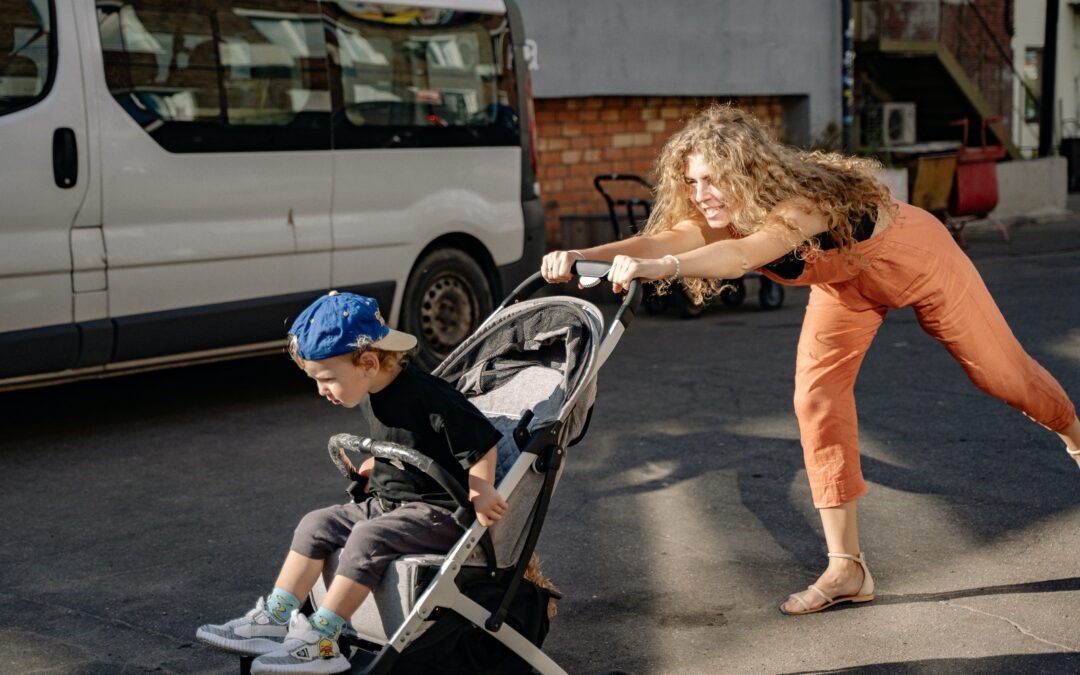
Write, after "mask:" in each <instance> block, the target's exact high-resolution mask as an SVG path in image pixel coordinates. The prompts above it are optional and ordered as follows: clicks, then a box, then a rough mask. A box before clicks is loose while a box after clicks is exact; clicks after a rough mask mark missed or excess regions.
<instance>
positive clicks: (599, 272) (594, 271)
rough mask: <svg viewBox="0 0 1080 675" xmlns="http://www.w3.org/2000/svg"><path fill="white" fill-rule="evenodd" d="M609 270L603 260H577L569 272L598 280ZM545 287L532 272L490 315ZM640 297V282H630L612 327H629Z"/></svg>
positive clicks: (545, 284) (541, 280)
mask: <svg viewBox="0 0 1080 675" xmlns="http://www.w3.org/2000/svg"><path fill="white" fill-rule="evenodd" d="M610 269H611V263H610V262H607V261H604V260H578V261H577V262H575V263H574V266H573V268H571V270H570V272H571V274H573V275H574V276H577V277H591V278H594V279H600V278H603V277H604V276H606V275H607V273H608V271H609V270H610ZM547 285H548V282H547V280H546V279H544V275H542V274H541V273H540V272H534V273H533V274H532V276H530V277H529V278H527V279H526V280H525V281H522V282H521V283H520V284H519V285H518V287H517V288H515V289H514V290H513V291H511V292H510V295H508V296H506V299H505V300H503V301H502V304H500V305H499V306H498V307H497V308H495V311H494V312H492V315H493V316H494V315H495V314H497V313H498V312H499V311H501V310H503V309H505V308H507V307H509V306H510V305H512V304H514V303H515V302H520V301H522V300H525V299H527V298H529V297H531V296H532V295H534V294H535V293H536V292H537V291H539V290H540V289H541V288H544V287H545V286H547ZM641 295H642V293H641V281H639V280H638V279H634V280H633V281H631V282H630V286H629V288H627V290H626V294H625V295H624V296H623V301H622V305H621V306H620V307H619V311H618V312H616V313H615V318H614V320H613V321H612V325H615V324H616V323H618V324H621V325H622V327H623V329H625V328H627V327H629V326H630V322H631V321H633V320H634V313H635V312H637V309H638V306H639V305H641Z"/></svg>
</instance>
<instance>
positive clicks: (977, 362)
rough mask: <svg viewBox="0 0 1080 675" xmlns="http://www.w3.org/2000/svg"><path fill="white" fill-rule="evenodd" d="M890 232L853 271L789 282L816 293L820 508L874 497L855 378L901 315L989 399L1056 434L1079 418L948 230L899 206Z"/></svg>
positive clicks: (805, 413)
mask: <svg viewBox="0 0 1080 675" xmlns="http://www.w3.org/2000/svg"><path fill="white" fill-rule="evenodd" d="M897 208H898V209H899V212H898V214H897V216H896V217H895V218H894V219H893V221H892V223H891V224H890V225H889V227H888V228H887V229H886V230H885V231H884V232H881V233H879V234H877V235H876V236H874V237H871V238H870V239H868V240H866V241H863V242H860V243H859V244H858V245H857V249H856V250H857V251H858V254H859V255H858V258H857V259H856V260H855V262H854V263H849V262H847V261H845V260H844V257H843V256H841V255H838V254H837V253H836V252H834V251H829V252H825V253H822V254H819V255H818V256H817V257H816V259H812V260H808V261H807V262H806V265H805V268H804V271H803V273H802V275H801V276H800V277H799V278H798V279H796V280H794V281H792V280H785V279H779V278H777V277H775V276H774V275H772V274H771V273H767V274H768V276H770V277H771V278H773V279H775V280H776V281H780V282H781V283H787V284H795V285H807V284H809V285H811V286H812V288H811V291H810V300H809V303H808V305H807V307H806V316H805V319H804V320H803V326H802V334H801V336H800V338H799V347H798V356H797V359H796V365H795V412H796V415H797V416H798V419H799V431H800V436H801V438H802V446H803V457H804V461H805V462H806V472H807V476H808V477H809V479H810V489H811V493H812V495H813V499H814V505H815V506H816V507H817V508H828V507H834V506H839V505H841V504H844V503H846V502H849V501H852V500H853V499H856V498H858V497H860V496H862V495H863V494H865V493H866V482H865V481H864V480H863V476H862V470H861V468H860V465H859V442H858V424H857V419H856V412H855V397H854V387H855V377H856V375H858V372H859V366H860V365H861V364H862V361H863V357H864V356H865V355H866V350H867V348H868V347H869V346H870V342H871V340H873V338H874V335H875V334H876V333H877V331H878V328H879V327H880V326H881V322H882V321H883V320H884V318H885V314H886V312H887V311H888V310H889V309H891V308H901V307H912V308H913V309H914V311H915V316H916V317H917V318H918V321H919V325H921V326H922V328H923V330H925V331H926V332H927V333H928V334H930V335H931V336H933V337H934V338H935V339H937V340H938V341H939V342H940V343H941V344H942V345H944V346H945V348H946V349H947V350H949V353H950V354H952V356H953V357H954V358H955V359H956V360H957V361H958V362H959V363H960V365H961V366H963V368H964V370H965V371H966V372H967V374H968V377H970V378H971V381H972V382H974V383H975V386H977V387H978V388H979V389H981V390H982V391H984V392H986V393H988V394H990V395H992V396H996V397H997V398H999V399H1001V400H1002V401H1004V402H1006V403H1008V404H1009V405H1010V406H1012V407H1014V408H1016V409H1018V410H1020V411H1021V412H1023V413H1024V414H1026V415H1027V416H1028V417H1030V418H1032V419H1034V420H1035V421H1037V422H1039V423H1040V424H1042V425H1044V426H1046V427H1048V428H1049V429H1051V430H1054V431H1062V430H1064V429H1066V428H1067V427H1069V426H1070V425H1071V424H1072V423H1073V421H1075V420H1076V409H1075V407H1074V406H1073V404H1072V402H1071V401H1070V400H1069V397H1068V396H1067V395H1066V393H1065V391H1064V390H1063V389H1062V387H1061V385H1060V384H1058V382H1057V380H1055V379H1054V378H1053V377H1052V376H1051V375H1050V374H1049V373H1048V372H1046V370H1045V369H1044V368H1043V367H1042V366H1040V365H1039V364H1038V363H1037V362H1036V361H1035V360H1034V359H1033V358H1031V356H1029V355H1028V354H1027V352H1025V351H1024V349H1023V347H1021V346H1020V343H1019V342H1017V340H1016V338H1015V337H1014V336H1013V333H1012V331H1011V330H1010V329H1009V326H1008V324H1007V323H1006V322H1005V318H1004V317H1003V316H1002V315H1001V311H1000V310H999V309H998V307H997V305H996V304H995V303H994V299H993V298H992V297H991V296H990V292H989V291H988V290H987V289H986V285H985V284H984V283H983V280H982V278H981V277H980V276H979V273H978V271H977V270H976V269H975V266H974V265H972V263H971V261H970V260H969V259H968V257H967V255H965V254H964V252H963V251H962V250H961V249H960V247H959V246H957V245H956V243H955V242H954V241H953V239H952V236H951V235H950V234H949V232H948V231H947V230H946V228H945V226H944V225H942V223H941V222H940V221H939V220H937V219H936V218H935V217H933V216H932V215H930V214H929V213H927V212H926V211H923V210H922V209H919V208H916V207H914V206H910V205H908V204H903V203H898V204H897Z"/></svg>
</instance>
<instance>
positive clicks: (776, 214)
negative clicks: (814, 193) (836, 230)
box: [769, 197, 829, 238]
mask: <svg viewBox="0 0 1080 675" xmlns="http://www.w3.org/2000/svg"><path fill="white" fill-rule="evenodd" d="M769 224H770V225H774V226H775V227H787V228H789V229H790V228H791V227H794V228H795V229H797V230H798V231H799V232H800V233H801V234H802V235H803V236H804V237H805V238H810V237H813V236H815V235H818V234H821V233H822V232H824V231H825V230H827V229H828V227H829V221H828V219H826V218H825V214H824V213H822V212H821V209H820V208H818V205H817V203H816V202H814V201H813V200H812V199H808V198H806V197H791V198H789V199H785V200H784V201H782V202H780V203H779V204H777V205H776V206H775V207H773V209H772V211H770V212H769Z"/></svg>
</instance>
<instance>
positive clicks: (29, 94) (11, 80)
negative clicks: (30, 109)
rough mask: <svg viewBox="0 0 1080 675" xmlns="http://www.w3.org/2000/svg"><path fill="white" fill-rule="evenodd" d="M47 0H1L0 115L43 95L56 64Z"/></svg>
mask: <svg viewBox="0 0 1080 675" xmlns="http://www.w3.org/2000/svg"><path fill="white" fill-rule="evenodd" d="M52 13H53V8H52V4H51V3H50V2H49V0H0V115H4V114H7V113H9V112H13V111H15V110H19V109H22V108H25V107H27V106H29V105H32V104H33V103H35V102H37V101H38V100H40V99H41V98H43V97H44V96H45V94H46V92H47V91H48V88H49V84H50V82H51V80H52V73H53V70H54V69H55V66H56V63H55V61H56V50H55V49H54V48H53V45H52V26H53V18H52Z"/></svg>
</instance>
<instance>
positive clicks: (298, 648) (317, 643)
mask: <svg viewBox="0 0 1080 675" xmlns="http://www.w3.org/2000/svg"><path fill="white" fill-rule="evenodd" d="M349 668H350V664H349V660H348V659H347V658H345V657H344V656H343V655H342V653H341V648H340V647H338V641H337V639H336V636H335V637H333V638H328V637H325V636H324V635H323V634H322V633H320V632H318V631H317V630H315V629H314V628H312V627H311V623H310V622H308V620H307V618H306V617H305V616H304V615H303V614H301V613H300V612H299V611H293V614H292V618H291V619H289V634H288V635H286V636H285V641H284V642H282V644H281V646H280V647H279V648H278V649H276V650H274V651H273V652H270V653H269V654H263V655H262V656H260V657H259V658H257V659H255V660H254V661H253V662H252V663H251V675H263V674H264V673H295V674H296V675H302V674H303V673H344V672H346V671H348V670H349Z"/></svg>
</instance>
